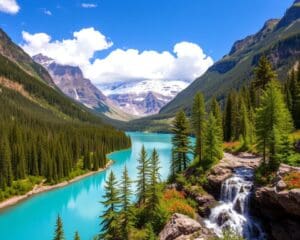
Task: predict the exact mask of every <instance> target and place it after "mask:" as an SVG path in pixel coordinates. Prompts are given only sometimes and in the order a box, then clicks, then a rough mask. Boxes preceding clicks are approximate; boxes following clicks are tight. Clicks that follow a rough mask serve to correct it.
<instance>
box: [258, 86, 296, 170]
mask: <svg viewBox="0 0 300 240" xmlns="http://www.w3.org/2000/svg"><path fill="white" fill-rule="evenodd" d="M292 126H293V124H292V119H291V116H290V113H289V111H288V109H287V107H286V105H285V102H284V98H283V95H282V93H281V89H280V87H279V85H278V83H277V82H275V81H271V82H270V83H268V84H267V86H266V91H265V92H263V95H262V96H261V99H260V105H259V108H258V109H257V113H256V135H257V143H258V146H257V147H258V149H259V150H260V151H261V152H262V153H263V161H264V162H265V163H266V161H267V160H268V166H269V167H270V168H271V169H273V170H276V169H277V167H278V166H279V163H280V155H281V154H283V151H285V150H284V149H283V141H284V139H285V138H288V135H289V133H290V132H291V130H292ZM285 147H286V146H285Z"/></svg>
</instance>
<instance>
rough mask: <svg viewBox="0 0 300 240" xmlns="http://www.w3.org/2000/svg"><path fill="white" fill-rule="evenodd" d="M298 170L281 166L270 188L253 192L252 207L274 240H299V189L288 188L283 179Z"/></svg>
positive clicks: (298, 169) (298, 170) (299, 169)
mask: <svg viewBox="0 0 300 240" xmlns="http://www.w3.org/2000/svg"><path fill="white" fill-rule="evenodd" d="M291 173H299V174H300V168H296V167H291V166H288V165H281V166H280V168H279V170H278V172H277V176H276V178H275V179H274V181H273V183H272V184H271V185H270V186H264V187H258V188H256V190H255V195H254V203H253V206H254V208H255V209H256V211H257V212H258V213H259V214H260V215H261V217H262V218H263V219H264V221H265V223H266V226H267V229H268V231H269V233H270V235H271V237H272V239H275V240H285V239H286V240H296V239H300V189H299V188H298V189H297V188H294V189H291V188H290V187H288V185H287V183H286V180H285V177H286V176H287V175H288V174H291Z"/></svg>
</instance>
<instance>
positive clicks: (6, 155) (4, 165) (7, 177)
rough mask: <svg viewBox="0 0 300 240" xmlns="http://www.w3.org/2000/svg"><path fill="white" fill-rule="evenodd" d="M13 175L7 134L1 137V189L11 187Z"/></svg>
mask: <svg viewBox="0 0 300 240" xmlns="http://www.w3.org/2000/svg"><path fill="white" fill-rule="evenodd" d="M12 182H13V173H12V166H11V150H10V147H9V142H8V139H7V136H6V134H5V133H2V134H1V135H0V188H2V189H4V188H5V187H7V186H11V185H12Z"/></svg>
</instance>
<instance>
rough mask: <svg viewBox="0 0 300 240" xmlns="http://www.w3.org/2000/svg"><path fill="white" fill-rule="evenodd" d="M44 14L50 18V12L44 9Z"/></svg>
mask: <svg viewBox="0 0 300 240" xmlns="http://www.w3.org/2000/svg"><path fill="white" fill-rule="evenodd" d="M44 13H45V14H46V15H48V16H52V12H51V11H50V10H47V9H44Z"/></svg>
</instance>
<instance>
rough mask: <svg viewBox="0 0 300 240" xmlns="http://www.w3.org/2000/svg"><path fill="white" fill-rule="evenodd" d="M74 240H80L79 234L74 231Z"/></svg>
mask: <svg viewBox="0 0 300 240" xmlns="http://www.w3.org/2000/svg"><path fill="white" fill-rule="evenodd" d="M74 240H80V236H79V233H78V232H77V231H76V232H75V235H74Z"/></svg>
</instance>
